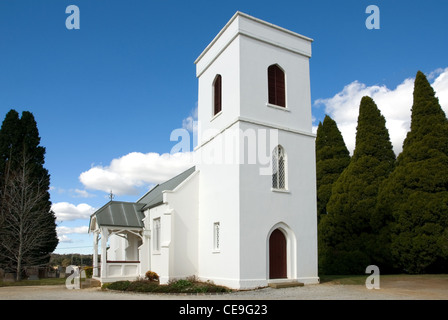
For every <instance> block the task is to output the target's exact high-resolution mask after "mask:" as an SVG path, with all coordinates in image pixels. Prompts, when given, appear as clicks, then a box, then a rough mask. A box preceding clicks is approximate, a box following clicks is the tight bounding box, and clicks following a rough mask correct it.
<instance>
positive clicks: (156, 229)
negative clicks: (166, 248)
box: [152, 218, 160, 251]
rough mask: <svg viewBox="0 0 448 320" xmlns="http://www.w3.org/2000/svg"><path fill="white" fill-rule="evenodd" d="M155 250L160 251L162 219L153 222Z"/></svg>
mask: <svg viewBox="0 0 448 320" xmlns="http://www.w3.org/2000/svg"><path fill="white" fill-rule="evenodd" d="M153 229H154V230H153V240H152V241H153V249H154V251H160V218H157V219H154V220H153Z"/></svg>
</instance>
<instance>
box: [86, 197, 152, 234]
mask: <svg viewBox="0 0 448 320" xmlns="http://www.w3.org/2000/svg"><path fill="white" fill-rule="evenodd" d="M143 206H144V204H142V203H133V202H121V201H110V202H108V203H107V204H106V205H104V206H103V207H102V208H100V209H99V210H98V211H96V212H95V213H94V215H95V216H96V221H97V223H98V225H99V226H120V227H134V228H135V227H137V228H142V227H143V221H142V219H143V218H144V217H145V215H144V214H143V213H142V211H141V209H142V208H143Z"/></svg>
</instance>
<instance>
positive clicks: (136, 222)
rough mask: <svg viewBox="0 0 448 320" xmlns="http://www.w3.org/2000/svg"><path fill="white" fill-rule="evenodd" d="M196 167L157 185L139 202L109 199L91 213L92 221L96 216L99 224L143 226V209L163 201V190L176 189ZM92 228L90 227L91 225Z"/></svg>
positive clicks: (128, 226) (129, 226) (130, 226)
mask: <svg viewBox="0 0 448 320" xmlns="http://www.w3.org/2000/svg"><path fill="white" fill-rule="evenodd" d="M194 171H195V167H191V168H190V169H188V170H186V171H184V172H182V173H180V174H178V175H177V176H175V177H173V178H171V179H169V180H168V181H165V182H163V183H161V184H158V185H156V186H155V187H154V188H152V189H151V190H149V191H148V192H147V193H146V194H145V195H144V196H143V197H141V198H140V199H139V200H138V201H137V202H123V201H109V202H108V203H106V204H105V205H104V206H103V207H101V208H100V209H98V210H97V211H95V212H94V213H93V214H92V215H91V219H90V221H91V222H92V218H93V217H95V218H96V221H97V224H98V225H99V226H119V227H127V228H143V227H144V225H143V221H142V219H143V218H144V217H145V215H144V213H143V211H144V210H146V209H149V208H153V207H155V206H158V205H160V204H162V203H163V194H162V192H163V191H166V190H174V189H175V188H176V187H177V186H178V185H179V184H181V183H182V182H183V181H184V180H185V179H187V178H188V177H189V176H190V175H191V174H192V173H193V172H194ZM89 230H90V227H89Z"/></svg>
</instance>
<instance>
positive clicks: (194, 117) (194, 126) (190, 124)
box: [182, 106, 198, 133]
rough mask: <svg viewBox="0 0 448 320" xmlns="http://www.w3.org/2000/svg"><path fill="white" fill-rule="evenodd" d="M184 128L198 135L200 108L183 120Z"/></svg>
mask: <svg viewBox="0 0 448 320" xmlns="http://www.w3.org/2000/svg"><path fill="white" fill-rule="evenodd" d="M182 128H184V129H186V130H187V131H189V132H192V133H197V131H198V107H197V106H196V108H195V109H194V110H193V111H192V112H191V114H190V115H189V116H188V117H186V118H185V119H183V120H182Z"/></svg>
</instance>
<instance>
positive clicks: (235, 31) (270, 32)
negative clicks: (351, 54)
mask: <svg viewBox="0 0 448 320" xmlns="http://www.w3.org/2000/svg"><path fill="white" fill-rule="evenodd" d="M238 35H245V36H247V37H250V38H252V39H256V40H259V41H262V42H265V43H268V44H271V45H274V46H277V47H281V48H284V49H286V50H289V51H292V52H295V53H298V54H301V55H304V56H307V57H311V42H313V39H311V38H308V37H305V36H303V35H301V34H298V33H295V32H292V31H290V30H287V29H285V28H282V27H279V26H276V25H274V24H272V23H268V22H266V21H263V20H260V19H258V18H255V17H252V16H250V15H247V14H245V13H242V12H239V11H238V12H236V13H235V14H234V15H233V17H232V18H231V19H230V20H229V22H227V24H226V25H225V26H224V28H222V29H221V31H220V32H219V33H218V34H217V35H216V37H215V38H214V39H213V40H212V42H210V44H209V45H208V46H207V47H206V48H205V49H204V51H203V52H202V53H201V54H200V55H199V57H198V58H197V59H196V60H195V62H194V63H195V64H196V76H197V77H199V76H200V75H201V74H202V73H203V72H204V71H205V70H206V69H207V67H208V66H209V65H210V64H211V63H212V62H213V61H214V60H215V59H216V58H217V57H218V56H219V55H220V54H221V52H222V51H224V50H225V48H227V47H228V46H229V45H230V43H231V42H232V41H233V40H234V39H235V38H236V37H237V36H238Z"/></svg>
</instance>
